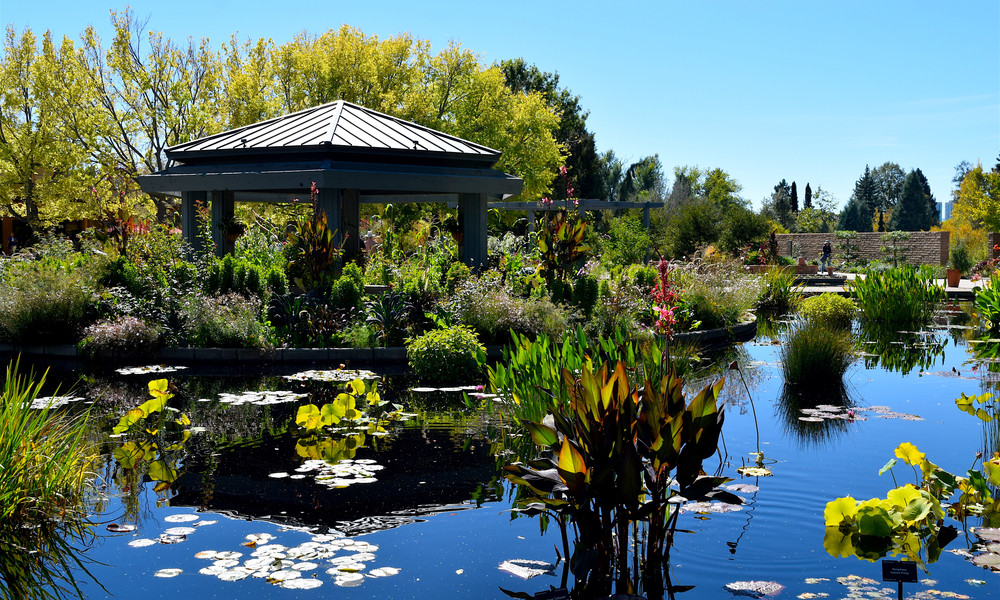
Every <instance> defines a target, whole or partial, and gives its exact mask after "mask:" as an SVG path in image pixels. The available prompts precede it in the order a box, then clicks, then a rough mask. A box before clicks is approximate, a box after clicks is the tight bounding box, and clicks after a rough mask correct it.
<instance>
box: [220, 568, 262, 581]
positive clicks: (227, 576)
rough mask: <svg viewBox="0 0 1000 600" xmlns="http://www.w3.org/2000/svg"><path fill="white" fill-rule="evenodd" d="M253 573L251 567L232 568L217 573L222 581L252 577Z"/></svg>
mask: <svg viewBox="0 0 1000 600" xmlns="http://www.w3.org/2000/svg"><path fill="white" fill-rule="evenodd" d="M251 573H253V571H251V570H250V569H230V570H228V571H226V572H224V573H219V574H218V575H216V577H218V578H219V579H221V580H222V581H240V580H241V579H246V578H247V577H250V574H251Z"/></svg>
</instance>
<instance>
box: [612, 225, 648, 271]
mask: <svg viewBox="0 0 1000 600" xmlns="http://www.w3.org/2000/svg"><path fill="white" fill-rule="evenodd" d="M650 244H651V240H650V238H649V232H648V231H646V228H645V227H643V226H642V220H641V219H640V218H639V217H635V216H626V217H620V218H616V219H612V220H611V225H610V226H609V227H608V239H607V240H606V241H605V242H604V243H603V244H602V245H601V251H602V255H601V260H603V261H605V262H606V263H608V264H616V265H631V264H635V263H640V262H642V261H644V260H645V259H646V250H647V248H649V246H650Z"/></svg>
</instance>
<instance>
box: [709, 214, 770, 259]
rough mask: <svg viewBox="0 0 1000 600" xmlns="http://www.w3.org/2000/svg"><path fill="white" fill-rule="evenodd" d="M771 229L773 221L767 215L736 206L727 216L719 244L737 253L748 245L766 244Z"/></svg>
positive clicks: (724, 248)
mask: <svg viewBox="0 0 1000 600" xmlns="http://www.w3.org/2000/svg"><path fill="white" fill-rule="evenodd" d="M770 231H771V221H770V220H769V219H768V218H767V217H765V216H764V215H760V214H758V213H755V212H753V211H752V210H750V209H747V208H743V207H734V208H733V209H731V210H730V211H729V213H728V215H727V216H726V221H725V225H724V226H723V230H722V236H721V237H720V238H719V245H720V246H721V247H722V249H723V250H726V251H728V252H730V253H732V254H734V255H735V254H736V253H737V252H738V251H739V250H740V248H743V247H745V246H747V245H752V246H754V247H757V246H760V245H761V244H765V243H766V242H767V234H768V233H770Z"/></svg>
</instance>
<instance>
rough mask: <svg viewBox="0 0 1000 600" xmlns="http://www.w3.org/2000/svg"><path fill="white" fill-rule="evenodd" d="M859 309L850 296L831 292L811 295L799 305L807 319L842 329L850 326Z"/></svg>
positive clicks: (800, 310)
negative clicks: (846, 296) (845, 296)
mask: <svg viewBox="0 0 1000 600" xmlns="http://www.w3.org/2000/svg"><path fill="white" fill-rule="evenodd" d="M857 311H858V308H857V306H855V305H854V302H852V301H851V299H850V298H844V297H843V296H840V295H838V294H830V293H826V294H819V295H818V296H810V297H809V298H806V299H804V300H802V303H801V304H800V305H799V312H800V313H801V314H802V316H803V317H805V318H806V319H808V320H810V321H822V322H823V323H826V324H827V325H829V326H831V327H839V328H842V329H847V328H850V326H851V322H852V321H853V320H854V315H855V314H856V313H857Z"/></svg>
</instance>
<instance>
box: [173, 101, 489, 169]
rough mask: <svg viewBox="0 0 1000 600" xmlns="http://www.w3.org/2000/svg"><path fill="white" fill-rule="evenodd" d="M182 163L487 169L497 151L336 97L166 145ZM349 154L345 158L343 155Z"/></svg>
mask: <svg viewBox="0 0 1000 600" xmlns="http://www.w3.org/2000/svg"><path fill="white" fill-rule="evenodd" d="M166 154H167V157H168V158H169V159H171V160H175V161H178V162H180V163H183V164H184V165H192V166H193V165H198V164H215V165H218V164H221V163H228V164H233V163H244V162H255V163H259V162H266V161H267V159H266V158H265V157H270V158H272V159H278V158H280V159H281V160H283V161H288V160H302V159H307V158H311V159H317V158H319V159H332V160H350V161H355V162H358V161H362V162H367V161H372V162H382V163H396V164H434V165H438V166H455V167H473V168H483V167H485V168H489V167H492V166H493V165H494V164H495V163H496V162H497V160H499V159H500V154H501V153H500V152H499V151H497V150H494V149H492V148H488V147H486V146H482V145H480V144H476V143H473V142H469V141H467V140H463V139H461V138H458V137H455V136H452V135H448V134H446V133H442V132H440V131H436V130H434V129H431V128H429V127H424V126H423V125H418V124H416V123H412V122H410V121H405V120H403V119H399V118H396V117H393V116H390V115H387V114H384V113H380V112H378V111H375V110H371V109H369V108H365V107H363V106H358V105H357V104H352V103H350V102H346V101H344V100H338V101H336V102H331V103H329V104H322V105H320V106H314V107H312V108H307V109H305V110H300V111H298V112H295V113H291V114H288V115H284V116H281V117H277V118H274V119H269V120H267V121H261V122H260V123H254V124H253V125H247V126H245V127H239V128H237V129H232V130H230V131H225V132H222V133H217V134H215V135H211V136H208V137H204V138H201V139H197V140H194V141H191V142H185V143H183V144H178V145H176V146H172V147H170V148H168V149H167V150H166ZM347 157H349V158H347Z"/></svg>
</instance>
